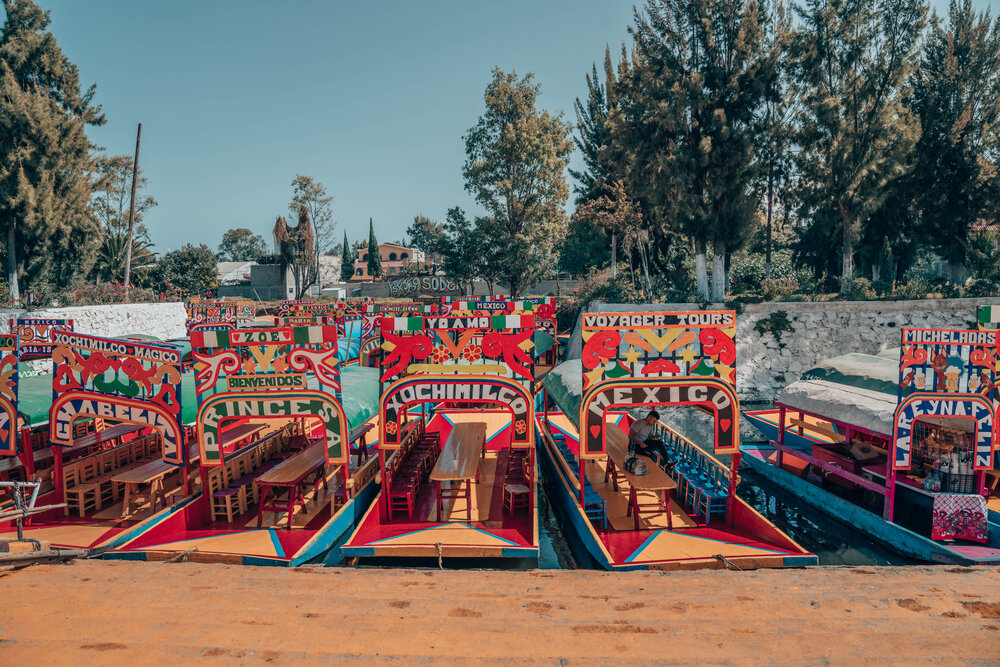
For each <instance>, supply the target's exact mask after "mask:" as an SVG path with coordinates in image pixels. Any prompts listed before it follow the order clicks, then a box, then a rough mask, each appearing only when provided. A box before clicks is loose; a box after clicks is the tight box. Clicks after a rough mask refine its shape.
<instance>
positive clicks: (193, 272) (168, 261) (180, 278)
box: [156, 243, 219, 295]
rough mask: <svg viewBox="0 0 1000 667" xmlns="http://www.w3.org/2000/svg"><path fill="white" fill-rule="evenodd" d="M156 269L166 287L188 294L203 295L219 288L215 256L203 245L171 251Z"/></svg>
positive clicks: (186, 246)
mask: <svg viewBox="0 0 1000 667" xmlns="http://www.w3.org/2000/svg"><path fill="white" fill-rule="evenodd" d="M156 268H157V273H158V274H159V277H160V280H162V281H163V283H164V284H165V285H166V286H168V287H169V286H174V287H178V288H180V289H182V290H184V291H185V292H187V293H188V294H198V295H203V294H205V293H207V292H208V291H210V290H214V289H215V288H216V287H218V286H219V274H218V270H217V268H216V261H215V255H214V254H212V250H211V249H210V248H209V247H208V246H207V245H205V244H204V243H199V244H198V245H191V244H190V243H186V244H184V245H183V246H181V248H180V250H171V251H170V252H168V253H166V254H165V255H164V256H163V258H162V259H161V260H160V261H159V262H158V263H157V265H156Z"/></svg>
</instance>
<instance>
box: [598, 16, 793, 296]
mask: <svg viewBox="0 0 1000 667" xmlns="http://www.w3.org/2000/svg"><path fill="white" fill-rule="evenodd" d="M761 4H762V3H760V2H757V1H756V0H647V2H646V5H645V12H644V13H642V14H639V13H637V15H636V24H635V26H634V27H633V28H632V34H633V36H634V39H635V62H634V64H633V65H632V69H633V76H632V81H631V83H630V88H631V90H630V92H629V96H628V98H627V102H626V103H625V109H624V112H623V113H622V114H621V117H620V118H618V119H616V118H614V117H612V123H613V132H612V134H613V136H614V140H615V142H617V143H620V144H623V145H626V146H628V147H629V148H630V150H631V152H632V156H633V157H632V164H631V173H632V174H633V183H634V184H635V185H634V187H635V188H636V190H635V193H634V194H635V195H637V198H638V199H639V200H640V201H643V200H645V202H644V206H643V210H644V212H649V213H651V214H652V215H653V216H655V218H656V219H657V220H658V221H659V224H657V225H653V227H652V230H651V231H652V232H653V235H652V241H653V245H654V248H655V252H652V253H651V259H652V263H653V264H654V266H657V265H658V264H659V265H662V263H663V261H664V258H663V257H660V256H659V255H660V250H661V249H664V248H668V247H669V243H668V239H669V237H670V232H671V231H683V232H684V233H685V234H687V235H688V236H689V237H690V238H692V239H693V240H694V243H695V254H696V273H697V278H698V280H697V283H698V291H699V292H700V294H701V296H702V297H703V298H708V297H709V296H710V295H709V291H708V280H707V268H706V249H707V246H708V244H711V245H712V249H713V255H714V258H713V264H712V290H711V298H713V299H714V300H717V301H721V300H724V299H725V293H726V286H727V282H728V281H727V270H726V264H727V262H728V254H729V252H731V251H733V250H736V249H738V248H739V247H740V246H741V245H742V244H743V243H744V242H745V241H746V239H747V237H748V235H749V231H750V228H751V226H752V223H753V220H754V211H755V209H756V201H755V197H754V192H753V187H752V186H753V184H754V183H755V180H756V176H757V164H756V161H755V159H754V144H755V142H757V141H758V139H759V137H758V136H757V132H756V129H755V125H754V119H755V115H756V114H757V113H758V112H759V110H760V109H761V106H762V103H763V101H764V99H765V96H766V93H767V92H768V90H769V89H770V88H771V87H772V81H773V79H774V77H775V76H776V68H777V60H778V54H777V53H776V51H775V50H774V49H768V48H765V42H764V34H763V27H762V22H763V19H764V17H763V16H762V14H761V11H762V10H761Z"/></svg>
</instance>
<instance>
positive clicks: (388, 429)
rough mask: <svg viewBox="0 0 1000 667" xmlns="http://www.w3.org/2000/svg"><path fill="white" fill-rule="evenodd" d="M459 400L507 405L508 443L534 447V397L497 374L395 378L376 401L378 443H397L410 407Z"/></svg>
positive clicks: (388, 445) (387, 446)
mask: <svg viewBox="0 0 1000 667" xmlns="http://www.w3.org/2000/svg"><path fill="white" fill-rule="evenodd" d="M442 401H461V402H463V403H494V404H500V405H503V406H506V408H507V409H508V410H509V411H510V413H511V415H512V416H513V420H512V425H513V430H512V432H511V445H512V446H514V447H534V445H535V431H534V428H533V427H532V424H533V421H532V420H533V418H534V399H533V398H532V396H531V394H530V393H529V391H528V390H527V389H525V388H524V386H523V385H522V384H521V383H520V382H518V381H516V380H511V379H508V378H504V377H499V376H496V375H445V374H436V373H435V374H427V375H423V374H421V375H413V376H410V377H405V378H402V379H399V380H396V381H395V382H393V383H392V384H391V385H389V387H388V388H386V390H385V391H384V392H383V393H382V398H381V399H380V401H379V412H380V414H381V416H382V418H381V420H380V421H381V424H380V430H381V432H380V438H381V440H380V442H381V443H382V445H381V447H383V448H384V449H396V448H398V447H399V446H400V442H401V435H402V428H401V426H402V424H401V423H400V422H401V417H402V416H403V415H404V414H405V413H406V410H407V408H408V407H409V406H412V405H417V404H420V403H440V402H442Z"/></svg>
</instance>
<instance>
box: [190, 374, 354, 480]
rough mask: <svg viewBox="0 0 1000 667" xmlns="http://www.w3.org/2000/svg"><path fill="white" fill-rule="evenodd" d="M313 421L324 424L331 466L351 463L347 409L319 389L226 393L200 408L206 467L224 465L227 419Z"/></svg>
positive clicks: (327, 453)
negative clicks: (222, 436)
mask: <svg viewBox="0 0 1000 667" xmlns="http://www.w3.org/2000/svg"><path fill="white" fill-rule="evenodd" d="M247 417H252V418H255V419H278V418H287V417H294V418H311V419H319V420H320V421H322V422H323V427H324V431H325V438H326V460H327V463H330V464H335V465H340V464H345V463H347V456H348V450H347V447H346V446H345V442H344V441H345V438H346V435H347V432H348V428H347V416H346V415H345V414H344V408H343V407H342V406H341V405H340V403H339V402H338V401H337V400H336V399H335V398H334V397H333V396H331V395H330V394H328V393H326V392H325V391H320V390H316V389H303V390H299V391H283V390H270V391H261V392H247V391H239V392H222V393H218V394H214V395H212V396H210V397H209V398H207V399H205V400H204V401H203V402H202V403H201V405H199V406H198V417H197V425H198V426H197V428H198V446H199V448H200V451H201V460H202V465H203V466H219V465H222V464H223V457H222V448H221V446H220V442H221V439H220V435H221V431H220V426H221V424H222V423H223V422H225V421H226V420H227V419H243V418H247Z"/></svg>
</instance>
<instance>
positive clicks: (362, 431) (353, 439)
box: [347, 424, 375, 465]
mask: <svg viewBox="0 0 1000 667" xmlns="http://www.w3.org/2000/svg"><path fill="white" fill-rule="evenodd" d="M373 428H375V424H362V425H361V426H359V427H357V428H356V429H354V430H353V431H351V434H350V435H349V436H348V437H347V445H348V447H349V446H350V445H352V444H354V443H357V446H356V447H355V453H356V454H357V455H358V465H361V460H362V459H364V460H366V461H367V460H368V444H367V443H366V442H365V439H366V436H367V435H368V431H370V430H372V429H373ZM359 441H360V442H359Z"/></svg>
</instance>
